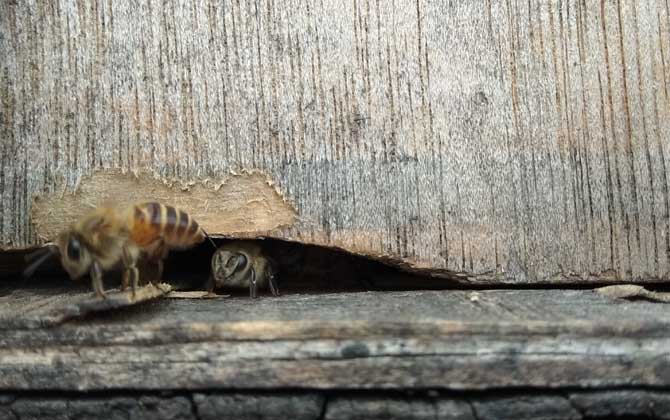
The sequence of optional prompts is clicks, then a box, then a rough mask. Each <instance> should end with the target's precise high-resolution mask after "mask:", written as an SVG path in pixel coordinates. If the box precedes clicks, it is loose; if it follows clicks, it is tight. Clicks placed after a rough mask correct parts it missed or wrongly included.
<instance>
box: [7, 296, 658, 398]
mask: <svg viewBox="0 0 670 420" xmlns="http://www.w3.org/2000/svg"><path fill="white" fill-rule="evenodd" d="M60 293H64V291H63V290H61V291H60ZM81 293H82V294H80V295H77V294H70V295H61V297H58V293H57V292H56V291H51V292H49V293H46V292H44V291H30V290H22V291H12V292H10V293H8V294H6V295H4V296H2V297H0V308H2V309H0V318H1V319H2V329H3V330H2V334H1V335H0V360H1V361H2V363H0V389H24V390H37V389H41V390H103V389H128V388H132V389H194V390H197V389H212V388H222V387H224V388H238V389H240V388H242V389H247V388H265V389H276V388H282V387H284V388H296V387H298V388H303V387H308V388H319V389H333V388H338V389H339V388H346V389H369V388H439V389H452V390H468V389H489V388H501V387H503V388H504V387H550V388H553V387H587V388H596V389H598V388H603V387H618V386H670V357H669V355H668V349H669V348H670V328H669V327H670V313H668V311H667V307H666V306H664V305H663V304H658V303H649V302H637V301H636V302H627V301H611V300H609V299H607V298H605V297H603V296H600V295H598V294H596V293H594V292H592V291H589V290H582V291H576V290H574V291H561V290H524V291H521V290H516V291H513V290H498V291H480V292H465V291H419V292H383V293H382V292H367V293H340V294H323V295H318V294H317V295H298V294H296V295H286V296H281V297H278V298H272V297H264V298H261V299H258V300H255V301H254V300H251V299H249V298H246V297H239V298H221V299H206V300H202V299H189V300H183V299H180V300H171V299H161V300H159V301H154V302H149V303H146V304H141V305H135V306H134V307H132V308H123V309H118V310H116V311H114V312H113V313H106V314H101V315H100V316H88V317H86V318H84V319H81V320H78V321H77V320H73V321H70V322H65V323H62V324H61V325H54V324H53V323H52V324H50V325H48V326H47V327H45V326H44V324H43V323H40V322H39V320H40V317H42V316H48V314H50V313H52V312H53V311H54V310H56V309H57V308H58V306H59V305H60V304H61V303H60V302H61V301H64V302H68V303H69V302H71V301H72V300H75V301H76V299H88V297H89V296H90V295H89V294H88V293H87V292H81ZM31 294H32V296H31ZM62 296H68V297H62ZM10 301H11V302H13V303H12V306H10V305H9V304H8V302H10Z"/></svg>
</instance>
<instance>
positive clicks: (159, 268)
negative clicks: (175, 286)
mask: <svg viewBox="0 0 670 420" xmlns="http://www.w3.org/2000/svg"><path fill="white" fill-rule="evenodd" d="M162 279H163V260H162V259H160V260H158V261H156V278H155V279H152V280H151V283H153V284H158V283H161V281H162Z"/></svg>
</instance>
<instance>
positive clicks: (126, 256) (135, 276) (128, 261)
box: [123, 247, 140, 299]
mask: <svg viewBox="0 0 670 420" xmlns="http://www.w3.org/2000/svg"><path fill="white" fill-rule="evenodd" d="M123 264H124V265H125V266H126V270H125V271H126V272H127V273H128V275H130V276H131V277H130V291H131V292H132V296H133V299H134V298H135V292H136V290H137V286H138V283H139V278H140V272H139V270H138V269H137V267H135V260H134V259H133V258H132V256H131V255H130V253H129V252H128V249H127V248H126V247H124V248H123Z"/></svg>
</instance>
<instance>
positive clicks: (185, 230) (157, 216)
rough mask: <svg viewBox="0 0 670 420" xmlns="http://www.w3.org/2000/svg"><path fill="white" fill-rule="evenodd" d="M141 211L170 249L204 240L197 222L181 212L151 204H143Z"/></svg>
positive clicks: (184, 246)
mask: <svg viewBox="0 0 670 420" xmlns="http://www.w3.org/2000/svg"><path fill="white" fill-rule="evenodd" d="M141 211H142V212H143V213H144V214H145V217H146V219H145V220H146V221H147V222H148V223H149V224H151V225H152V226H154V227H155V228H156V229H157V233H158V236H160V237H161V238H162V239H163V240H164V241H165V244H166V245H167V246H169V247H170V248H186V247H190V246H192V245H195V244H198V243H200V242H202V241H204V240H205V234H204V232H203V231H202V229H201V228H200V226H199V225H198V222H196V221H195V220H194V219H193V218H192V217H191V215H189V214H188V213H186V212H185V211H183V210H179V209H177V208H174V207H172V206H168V205H164V204H160V203H156V202H151V203H145V204H143V205H142V206H141Z"/></svg>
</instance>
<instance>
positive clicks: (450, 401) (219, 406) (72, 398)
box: [0, 390, 670, 420]
mask: <svg viewBox="0 0 670 420" xmlns="http://www.w3.org/2000/svg"><path fill="white" fill-rule="evenodd" d="M110 394H111V395H110ZM669 413H670V394H669V393H668V392H667V391H646V390H619V391H599V392H589V391H574V390H573V391H569V392H552V391H537V392H533V391H532V390H529V391H526V392H525V393H524V392H523V391H517V392H513V393H512V392H506V393H504V395H503V396H495V397H494V396H492V395H490V394H482V393H462V394H458V395H453V394H449V393H446V394H445V393H437V392H434V391H430V392H428V393H426V394H423V395H421V394H419V395H417V393H411V394H410V393H389V392H379V391H377V392H370V393H356V394H352V393H349V392H346V391H344V392H337V393H334V394H333V393H328V394H325V395H324V393H322V392H315V391H291V392H282V391H279V392H274V393H270V394H269V393H259V392H253V391H252V392H244V393H239V392H231V393H222V392H209V393H179V394H177V395H174V394H173V395H170V396H166V395H156V394H155V393H142V392H138V393H131V392H125V393H105V394H100V395H95V396H91V395H90V394H88V395H82V394H76V393H75V394H69V395H67V396H63V395H49V394H42V395H39V396H35V395H31V396H25V395H22V393H18V394H0V416H2V418H3V419H7V420H47V419H48V420H51V419H55V418H57V419H62V420H89V419H90V420H95V419H100V418H113V419H116V418H119V419H133V420H143V419H170V420H219V419H228V418H232V419H236V420H274V419H276V420H279V419H296V420H340V419H341V420H376V419H379V420H385V419H405V420H582V419H584V420H597V419H602V420H609V419H612V418H617V419H648V420H652V419H668V418H670V414H669Z"/></svg>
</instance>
